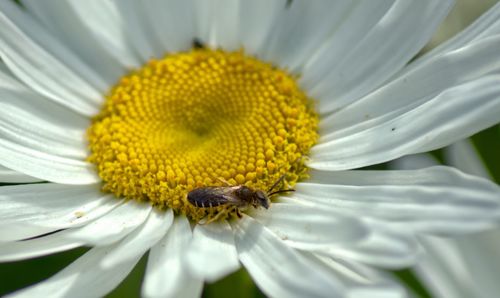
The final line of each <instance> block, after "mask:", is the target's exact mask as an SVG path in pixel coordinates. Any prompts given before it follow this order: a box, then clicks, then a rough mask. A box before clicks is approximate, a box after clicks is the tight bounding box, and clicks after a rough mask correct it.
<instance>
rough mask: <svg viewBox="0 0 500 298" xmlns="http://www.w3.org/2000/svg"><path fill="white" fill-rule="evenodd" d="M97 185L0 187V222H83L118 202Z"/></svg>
mask: <svg viewBox="0 0 500 298" xmlns="http://www.w3.org/2000/svg"><path fill="white" fill-rule="evenodd" d="M99 188H100V185H86V186H69V185H61V184H54V183H43V184H28V185H15V186H3V187H2V188H1V190H2V194H1V195H0V204H1V206H2V208H1V209H0V223H1V224H2V225H5V224H19V225H22V224H25V223H27V224H31V225H35V226H40V227H47V228H54V229H64V228H69V227H78V226H82V225H85V224H87V223H89V222H91V221H93V220H95V219H97V218H99V217H101V216H103V215H104V214H106V213H107V212H109V211H111V210H112V209H114V208H115V207H116V206H118V205H119V204H121V200H119V199H117V198H115V197H114V196H113V195H109V194H104V193H101V191H100V189H99Z"/></svg>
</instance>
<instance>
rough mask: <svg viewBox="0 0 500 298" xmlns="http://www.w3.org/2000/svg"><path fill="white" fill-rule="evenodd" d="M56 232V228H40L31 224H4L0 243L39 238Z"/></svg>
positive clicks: (0, 232)
mask: <svg viewBox="0 0 500 298" xmlns="http://www.w3.org/2000/svg"><path fill="white" fill-rule="evenodd" d="M56 230H57V229H56V228H50V227H40V226H35V225H32V224H30V223H20V224H19V223H14V224H2V228H1V229H0V243H2V242H3V243H7V242H12V241H17V240H23V239H28V238H32V237H38V236H40V235H44V234H47V233H52V232H54V231H56Z"/></svg>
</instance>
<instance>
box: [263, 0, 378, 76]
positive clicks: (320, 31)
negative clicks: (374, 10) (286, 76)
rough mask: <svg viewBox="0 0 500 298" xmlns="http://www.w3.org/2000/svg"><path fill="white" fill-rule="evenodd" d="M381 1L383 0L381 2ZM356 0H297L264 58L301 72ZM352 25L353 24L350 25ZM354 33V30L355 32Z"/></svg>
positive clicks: (277, 28)
mask: <svg viewBox="0 0 500 298" xmlns="http://www.w3.org/2000/svg"><path fill="white" fill-rule="evenodd" d="M379 4H382V3H379ZM355 6H356V3H355V2H353V1H329V0H326V1H324V0H323V1H307V0H296V1H293V2H291V4H290V7H289V8H288V9H287V10H286V11H285V13H284V14H283V16H282V17H281V18H280V19H279V20H278V21H277V24H276V25H275V26H273V30H272V34H271V36H269V37H268V42H266V44H265V48H264V49H263V50H262V52H263V53H262V54H261V56H262V58H264V59H265V60H268V61H273V62H274V63H277V64H279V65H280V66H281V67H283V68H286V69H288V70H289V71H294V72H297V73H301V71H302V69H301V67H302V66H303V64H304V63H305V61H307V60H309V59H310V58H311V57H312V56H313V55H314V54H315V53H316V52H317V51H318V50H319V49H320V48H321V47H322V46H325V40H331V38H334V37H332V36H330V35H332V34H335V33H333V32H334V31H335V30H337V29H338V27H339V26H341V24H342V22H344V21H345V18H346V16H347V15H349V14H350V13H351V12H352V10H353V9H354V7H355ZM351 29H352V28H351ZM353 34H354V33H353Z"/></svg>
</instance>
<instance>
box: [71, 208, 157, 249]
mask: <svg viewBox="0 0 500 298" xmlns="http://www.w3.org/2000/svg"><path fill="white" fill-rule="evenodd" d="M151 209H152V207H151V205H149V204H146V203H137V202H135V201H128V202H125V203H124V204H121V205H120V206H118V207H117V208H115V209H113V210H111V211H110V212H108V213H106V214H105V215H104V216H102V217H100V218H98V219H97V220H95V221H93V222H91V223H89V224H87V225H85V226H83V227H81V228H77V229H71V230H70V232H68V233H67V234H66V235H65V237H66V239H69V240H77V241H81V242H84V243H86V244H89V245H93V246H102V245H108V244H111V243H114V242H117V241H119V240H121V239H123V238H124V237H125V236H127V235H128V234H130V233H131V232H132V231H133V230H135V229H136V228H137V227H138V226H140V225H141V224H142V223H143V222H144V221H145V220H146V218H147V217H148V215H149V213H150V212H151Z"/></svg>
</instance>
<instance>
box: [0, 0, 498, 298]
mask: <svg viewBox="0 0 500 298" xmlns="http://www.w3.org/2000/svg"><path fill="white" fill-rule="evenodd" d="M0 1H6V0H0ZM496 2H498V0H459V1H458V4H457V5H456V6H455V8H454V10H453V11H452V12H451V14H450V15H449V16H448V17H447V19H446V21H445V22H444V23H443V25H442V26H441V27H440V28H439V30H438V31H437V32H436V34H435V36H434V38H433V39H432V41H431V42H430V43H429V45H428V46H427V47H426V48H425V49H424V51H426V50H428V49H431V48H432V47H434V46H436V45H437V44H439V43H441V42H443V41H444V40H446V39H448V38H449V37H451V36H453V35H454V34H456V33H457V32H459V31H460V30H462V29H463V28H464V27H465V26H467V25H468V24H470V23H471V22H472V21H473V20H474V19H475V18H477V17H478V16H479V15H481V13H482V12H484V11H485V10H486V9H488V8H489V7H491V6H492V5H493V4H495V3H496ZM472 141H473V143H474V145H475V146H476V148H477V150H478V151H479V153H480V155H481V157H482V158H483V160H484V162H485V164H486V166H487V168H488V169H489V171H490V173H491V174H492V176H493V177H494V179H495V181H496V182H497V183H500V126H499V125H497V126H494V127H491V128H489V129H487V130H485V131H483V132H481V133H479V134H477V135H475V136H473V137H472ZM433 154H434V155H435V156H437V157H438V158H439V157H440V156H441V151H440V150H437V151H435V152H433ZM381 167H384V165H381ZM377 168H379V166H377ZM86 251H87V248H78V249H74V250H71V251H67V252H64V253H60V254H55V255H50V256H46V257H42V258H36V259H32V260H26V261H20V262H12V263H5V264H0V296H3V295H5V294H7V293H10V292H12V291H14V290H16V289H20V288H23V287H25V286H28V285H31V284H33V283H36V282H38V281H41V280H44V279H46V278H48V277H50V276H51V275H53V274H55V273H57V272H58V271H59V270H61V269H62V268H64V267H65V266H67V265H68V264H70V263H71V262H72V261H73V260H75V259H76V258H77V257H79V256H80V255H82V254H83V253H85V252H86ZM146 260H147V257H146V256H145V257H143V258H142V259H141V261H140V262H139V264H138V265H137V266H136V267H135V269H134V270H133V271H132V273H131V274H130V275H129V276H128V277H127V278H126V279H125V280H124V281H123V282H122V283H121V285H120V286H119V287H118V288H116V289H115V290H114V291H113V292H111V293H110V294H109V295H108V296H107V297H139V294H140V286H141V282H142V278H143V274H144V270H145V266H146ZM394 273H395V276H396V277H397V278H398V279H399V280H401V281H402V282H403V283H404V284H406V285H407V286H408V287H409V288H411V289H412V290H413V291H414V292H415V293H416V294H417V295H418V296H420V297H431V296H430V295H429V293H428V292H427V291H426V290H425V287H424V286H423V285H422V284H421V283H420V282H419V281H418V280H417V278H416V277H415V276H414V275H413V274H412V272H411V270H409V269H407V270H401V271H397V272H394ZM203 297H219V298H223V297H242V298H252V297H264V295H263V294H262V293H261V292H260V291H259V289H258V288H257V287H255V285H254V284H253V282H252V280H251V278H250V276H249V275H248V274H247V273H246V272H245V271H244V270H240V271H238V272H236V273H234V274H232V275H230V276H228V277H226V278H224V279H223V280H221V281H219V282H216V283H214V284H209V285H206V286H205V287H204V290H203Z"/></svg>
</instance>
